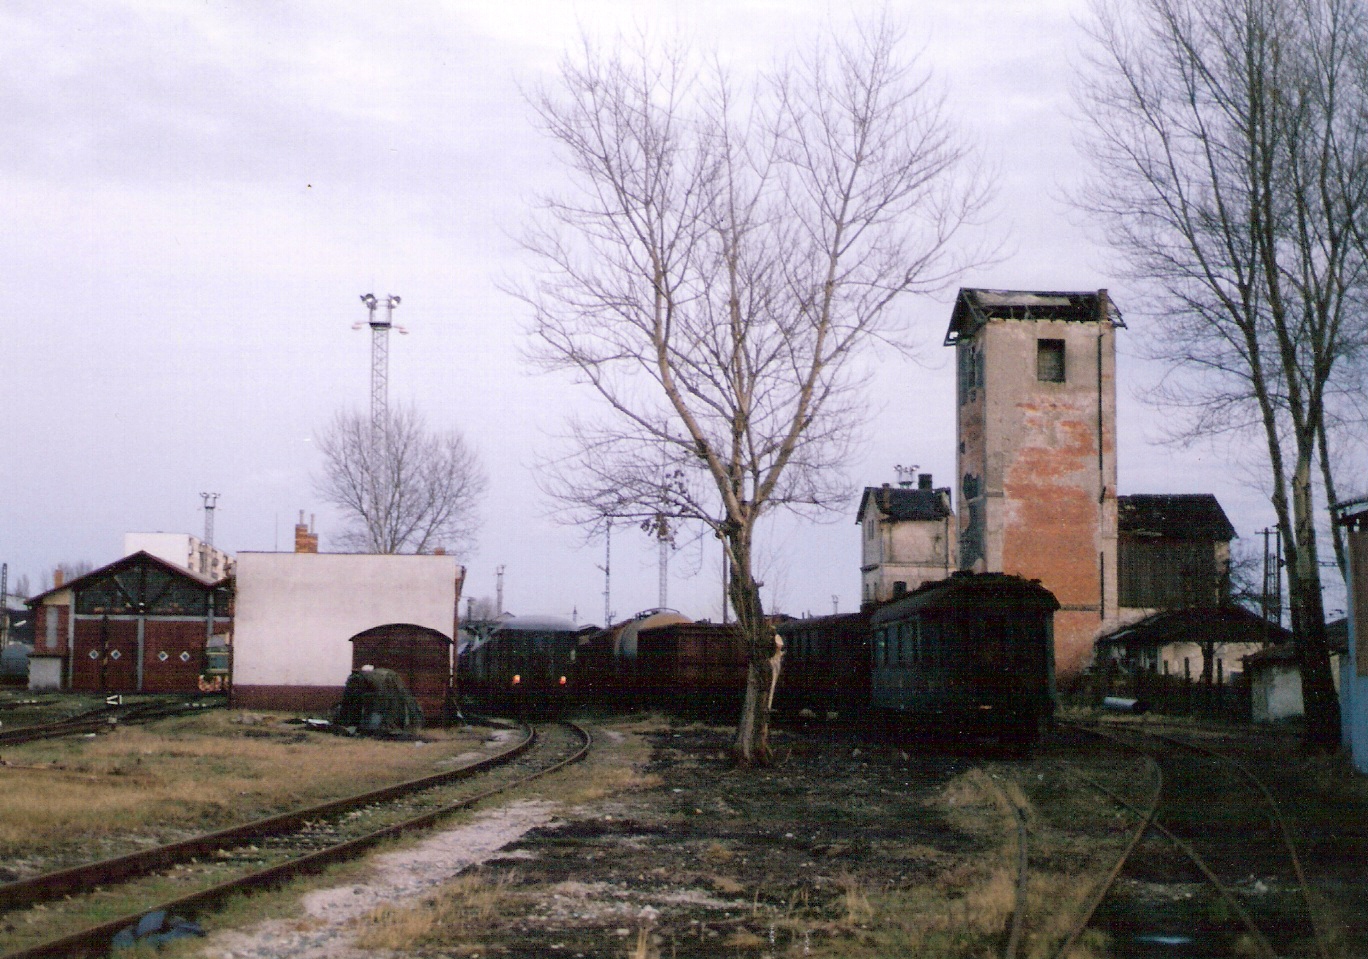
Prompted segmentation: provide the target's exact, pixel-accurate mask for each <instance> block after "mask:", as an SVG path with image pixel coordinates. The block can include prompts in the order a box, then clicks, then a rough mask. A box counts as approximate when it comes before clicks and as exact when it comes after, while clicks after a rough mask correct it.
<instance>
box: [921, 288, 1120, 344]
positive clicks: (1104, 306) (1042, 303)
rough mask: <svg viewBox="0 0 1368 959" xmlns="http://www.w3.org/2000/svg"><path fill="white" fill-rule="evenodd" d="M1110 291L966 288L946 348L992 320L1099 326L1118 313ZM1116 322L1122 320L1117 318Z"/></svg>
mask: <svg viewBox="0 0 1368 959" xmlns="http://www.w3.org/2000/svg"><path fill="white" fill-rule="evenodd" d="M1109 303H1110V301H1109V299H1108V297H1107V291H1106V290H1097V291H1095V292H1065V291H1051V290H981V289H972V288H969V287H963V288H961V289H960V291H959V295H958V296H957V297H955V307H954V310H953V311H952V312H951V314H950V328H949V329H948V330H947V331H946V333H945V345H946V346H953V345H954V344H955V343H956V341H958V340H959V338H960V337H961V336H972V335H973V334H974V333H975V332H976V331H977V330H978V328H979V327H981V326H983V324H985V323H987V322H988V321H989V320H1068V321H1072V322H1075V323H1098V322H1101V321H1102V320H1104V319H1107V318H1108V317H1107V316H1104V315H1103V314H1104V311H1105V312H1106V313H1107V314H1114V313H1115V310H1114V309H1113V308H1112V307H1111V306H1110V305H1108V304H1109ZM1113 319H1114V321H1115V320H1119V317H1113Z"/></svg>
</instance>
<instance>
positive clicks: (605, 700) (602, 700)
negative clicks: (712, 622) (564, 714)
mask: <svg viewBox="0 0 1368 959" xmlns="http://www.w3.org/2000/svg"><path fill="white" fill-rule="evenodd" d="M691 622H693V620H691V619H689V617H687V616H684V615H682V614H680V613H678V612H676V611H675V610H672V609H648V610H644V611H642V612H640V613H637V614H636V615H635V616H633V617H632V618H631V619H628V620H624V621H623V622H620V623H614V624H612V625H610V626H605V627H604V628H603V629H597V630H590V631H587V632H586V633H585V634H584V635H582V636H581V638H580V641H579V651H578V655H577V657H576V660H575V678H576V680H577V688H578V692H579V696H580V700H581V701H582V702H584V703H585V704H588V705H593V706H598V707H600V708H603V709H607V710H612V711H617V710H623V709H635V708H642V707H649V706H650V703H647V702H645V701H644V700H643V699H642V698H641V697H638V695H637V687H638V684H637V648H638V639H639V637H640V636H641V634H642V632H643V631H645V630H651V629H655V628H657V627H659V626H669V625H672V624H677V623H691Z"/></svg>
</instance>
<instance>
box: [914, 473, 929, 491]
mask: <svg viewBox="0 0 1368 959" xmlns="http://www.w3.org/2000/svg"><path fill="white" fill-rule="evenodd" d="M930 488H931V474H930V473H918V474H917V489H926V490H929V489H930Z"/></svg>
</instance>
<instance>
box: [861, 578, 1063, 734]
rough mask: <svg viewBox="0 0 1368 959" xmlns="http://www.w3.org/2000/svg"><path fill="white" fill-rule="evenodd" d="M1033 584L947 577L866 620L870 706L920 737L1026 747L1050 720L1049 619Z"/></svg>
mask: <svg viewBox="0 0 1368 959" xmlns="http://www.w3.org/2000/svg"><path fill="white" fill-rule="evenodd" d="M1058 608H1059V602H1058V601H1057V600H1056V599H1055V597H1054V595H1053V594H1052V593H1051V592H1050V591H1049V590H1047V589H1045V588H1044V587H1043V586H1041V585H1040V583H1039V582H1037V581H1035V580H1026V579H1022V578H1021V577H1019V576H1010V575H1007V574H1003V573H981V574H974V573H956V574H955V575H953V576H952V577H950V578H949V579H946V580H940V581H938V582H934V583H927V584H924V585H923V586H922V587H921V588H919V589H917V590H916V591H915V592H913V593H910V594H908V595H907V596H906V597H904V598H902V599H899V600H896V601H894V602H891V603H888V604H886V605H884V606H882V607H880V608H879V609H877V610H876V611H875V612H873V613H872V614H871V616H870V628H871V632H872V645H871V650H870V652H871V667H872V668H871V675H870V703H871V707H872V708H873V710H874V711H875V714H876V716H877V717H878V718H880V719H882V720H886V721H891V722H892V723H893V724H895V725H897V726H901V727H904V728H910V729H911V730H914V731H915V732H917V733H919V734H921V735H929V736H940V735H947V736H993V737H995V738H997V739H999V740H1001V741H1004V742H1010V743H1030V742H1033V741H1034V740H1035V739H1036V737H1037V736H1038V735H1039V731H1040V727H1041V724H1042V723H1045V722H1048V721H1049V720H1050V718H1051V717H1052V716H1053V715H1054V707H1055V685H1054V627H1053V623H1054V612H1055V610H1057V609H1058Z"/></svg>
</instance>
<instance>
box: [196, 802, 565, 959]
mask: <svg viewBox="0 0 1368 959" xmlns="http://www.w3.org/2000/svg"><path fill="white" fill-rule="evenodd" d="M554 812H555V804H553V803H548V802H516V803H512V804H510V805H508V806H504V807H501V808H498V809H491V810H488V811H487V812H484V813H482V814H480V815H479V817H478V818H476V819H475V821H474V822H470V823H467V824H465V825H463V826H459V827H457V828H455V829H448V830H443V831H442V832H438V833H434V834H432V835H430V836H428V837H427V838H425V839H424V840H422V841H421V842H419V843H418V844H416V845H415V846H413V847H411V848H408V849H404V850H403V851H401V852H393V853H385V854H382V855H379V856H376V857H375V858H374V859H373V860H372V868H371V870H370V877H369V878H368V879H367V880H366V881H365V882H362V883H353V884H349V885H345V886H336V887H333V888H329V889H318V890H315V891H313V892H311V893H308V894H307V895H305V896H304V898H303V901H302V905H303V911H304V917H303V918H299V919H289V920H273V921H271V922H265V923H261V924H259V925H256V926H252V927H249V928H245V929H234V930H227V931H224V932H220V933H215V934H214V935H213V936H211V937H210V938H209V939H208V940H206V941H205V943H204V954H205V955H208V956H215V957H219V959H287V957H288V959H361V957H365V956H371V955H373V954H374V953H373V952H371V951H369V950H364V951H363V950H359V949H357V948H356V947H355V938H356V933H355V925H354V921H355V920H356V919H357V918H359V917H361V916H364V915H366V914H367V913H369V912H371V911H372V910H374V909H375V908H377V907H379V906H382V905H387V904H393V903H403V902H407V901H412V900H416V899H417V898H418V897H420V896H421V895H422V894H423V893H425V892H427V891H429V890H431V889H432V888H434V887H436V886H438V885H440V884H441V883H443V882H446V881H448V880H449V879H451V877H452V876H454V875H455V874H457V873H459V872H460V871H461V870H463V869H468V868H469V867H471V866H473V865H476V864H478V863H481V862H484V861H485V860H487V859H489V858H490V857H491V856H493V855H494V854H495V853H497V852H498V851H499V850H501V849H503V848H504V847H506V846H507V845H509V844H510V843H512V842H515V841H516V840H518V839H519V838H521V837H522V836H523V835H525V834H526V833H527V832H529V831H530V830H532V829H534V828H537V827H539V826H548V825H549V824H551V823H552V819H553V815H554Z"/></svg>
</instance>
